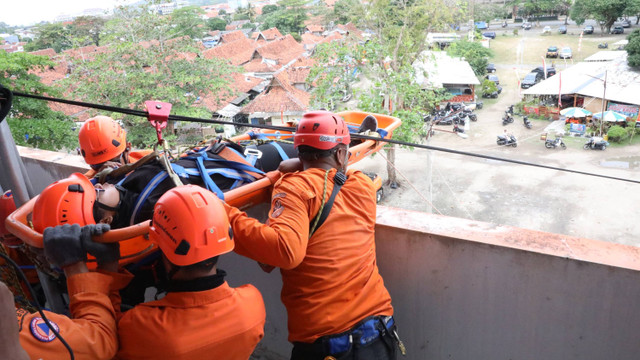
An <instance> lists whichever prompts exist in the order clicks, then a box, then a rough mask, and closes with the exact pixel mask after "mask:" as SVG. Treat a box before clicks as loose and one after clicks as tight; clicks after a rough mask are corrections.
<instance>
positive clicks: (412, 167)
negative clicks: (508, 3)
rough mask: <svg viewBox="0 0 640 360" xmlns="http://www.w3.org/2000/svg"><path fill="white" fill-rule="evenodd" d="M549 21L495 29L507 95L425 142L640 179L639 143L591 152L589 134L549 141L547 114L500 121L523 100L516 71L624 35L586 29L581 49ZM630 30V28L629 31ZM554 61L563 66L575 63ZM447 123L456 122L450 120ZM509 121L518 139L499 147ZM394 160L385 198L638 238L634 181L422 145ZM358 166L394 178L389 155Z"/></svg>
mask: <svg viewBox="0 0 640 360" xmlns="http://www.w3.org/2000/svg"><path fill="white" fill-rule="evenodd" d="M542 26H544V23H543V24H541V26H540V27H534V28H533V29H532V30H529V31H526V32H524V31H522V30H519V35H518V36H514V35H513V32H512V30H513V29H512V28H508V29H507V30H503V31H504V32H505V33H507V32H508V33H510V35H502V34H501V33H500V31H501V30H500V29H497V30H495V31H496V32H497V33H498V34H497V37H496V39H495V40H493V41H492V42H491V48H492V49H493V50H494V51H495V54H496V55H495V57H494V58H493V59H492V62H494V63H495V64H496V68H497V72H496V74H497V75H498V76H499V77H500V84H501V86H502V87H503V92H502V94H501V95H500V96H499V97H498V99H489V100H485V101H484V103H485V106H484V108H483V109H482V110H478V111H476V113H477V115H478V121H477V122H472V123H471V124H470V129H469V131H468V135H469V137H468V138H467V139H463V138H461V137H458V136H456V135H454V134H450V133H446V132H436V134H435V136H434V137H433V138H432V139H430V140H429V143H428V144H429V145H433V146H439V147H446V148H452V149H456V150H462V151H466V152H470V153H477V154H486V155H491V156H496V157H501V158H508V159H516V160H521V161H525V162H530V163H535V164H544V165H549V166H554V167H560V168H563V169H572V170H578V171H583V172H587V173H594V174H602V175H607V176H612V177H619V178H625V179H632V180H635V181H640V173H639V172H638V170H639V169H640V145H628V146H614V147H610V148H607V150H606V151H595V150H584V149H583V148H582V145H583V144H584V143H585V142H586V139H585V138H571V137H565V139H564V142H565V143H566V144H567V147H568V148H567V150H561V149H546V148H545V147H544V141H541V140H540V135H541V134H542V133H543V132H544V131H545V128H546V127H547V126H548V125H549V124H550V123H551V122H550V121H547V120H533V121H532V123H533V128H532V129H527V128H525V127H524V126H523V122H522V117H520V116H516V119H515V122H514V123H512V124H509V125H507V126H506V127H505V126H503V125H502V121H501V117H502V115H503V113H504V110H505V109H506V107H507V106H508V105H511V104H515V103H516V102H518V101H519V99H520V93H519V89H518V87H517V81H518V77H520V78H521V77H523V76H524V75H525V74H526V73H527V72H528V71H529V70H531V69H533V68H535V67H536V66H540V65H541V64H542V57H544V54H545V52H546V49H547V47H548V46H549V45H556V46H558V47H562V46H571V47H572V49H574V51H573V53H574V59H573V61H580V60H582V59H584V58H585V57H587V56H589V55H591V54H593V53H595V52H597V51H598V48H597V44H598V43H599V42H603V41H608V42H609V44H612V43H613V42H615V41H618V40H620V39H623V38H624V37H625V36H626V35H607V36H600V34H599V27H596V33H595V34H594V35H589V37H588V36H586V35H585V36H583V39H582V44H581V48H580V51H578V42H579V32H578V29H579V28H578V27H576V26H569V31H568V33H567V34H566V35H558V34H557V33H554V34H552V35H541V34H540V32H541V29H542ZM555 28H557V26H555V27H554V29H555ZM634 28H635V25H634ZM632 29H633V28H632ZM632 29H625V31H626V34H628V33H629V32H630V30H632ZM519 46H520V48H519ZM518 51H521V53H520V54H518ZM553 64H554V65H555V66H556V68H558V71H561V70H562V69H563V68H565V67H568V66H570V65H571V61H568V62H567V63H564V61H562V62H561V61H555V62H553ZM547 65H549V62H548V63H547ZM442 128H443V129H445V130H451V127H450V126H449V127H442ZM505 128H506V129H507V130H508V131H509V132H510V133H513V134H514V135H515V136H516V137H517V138H518V147H517V148H512V147H509V148H506V147H500V146H497V145H496V136H497V135H498V134H502V133H503V131H504V129H505ZM429 152H430V153H431V160H432V161H431V166H429V162H428V154H429ZM395 166H396V167H397V168H398V173H399V174H398V178H399V180H400V187H399V188H398V189H389V188H385V191H386V197H385V199H384V200H383V201H382V205H387V206H393V207H400V208H406V209H412V210H417V211H429V210H430V208H431V206H430V205H429V201H430V202H431V203H432V204H433V212H434V213H441V214H442V215H446V216H453V217H460V218H468V219H474V220H478V221H484V222H490V223H495V224H504V225H512V226H517V227H522V228H527V229H534V230H541V231H546V232H552V233H558V234H566V235H571V236H578V237H585V238H591V239H597V240H603V241H611V242H617V243H622V244H630V245H640V242H639V241H638V240H637V234H640V222H638V221H636V219H635V214H634V211H635V210H636V208H637V198H638V195H637V192H638V191H639V190H640V184H637V183H632V182H625V181H621V180H612V179H603V178H598V177H593V176H587V175H581V174H575V173H569V172H562V171H556V170H549V169H542V168H537V167H531V166H524V165H516V164H510V163H505V162H500V161H495V160H485V159H479V158H474V157H469V156H461V155H451V154H447V153H443V152H437V151H428V150H422V149H414V150H409V149H398V151H397V153H396V165H395ZM358 167H359V168H362V169H364V170H369V171H375V172H377V173H378V174H380V175H381V176H382V177H383V178H386V177H387V172H386V162H385V160H384V158H383V157H382V156H379V155H376V156H374V157H373V158H370V159H365V160H364V161H362V162H361V163H359V164H358ZM429 178H431V181H428V179H429ZM414 188H415V189H414ZM430 194H431V195H430ZM429 199H431V200H429Z"/></svg>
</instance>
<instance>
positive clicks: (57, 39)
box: [24, 23, 73, 53]
mask: <svg viewBox="0 0 640 360" xmlns="http://www.w3.org/2000/svg"><path fill="white" fill-rule="evenodd" d="M35 33H36V34H37V35H36V38H35V40H34V41H32V42H30V43H28V44H27V45H25V49H24V50H25V51H36V50H42V49H47V48H53V50H55V51H56V52H57V53H59V52H61V51H62V50H66V49H70V48H71V47H72V45H73V42H72V41H71V34H70V33H69V29H68V28H66V27H65V26H64V25H62V24H60V23H54V24H49V23H45V24H42V25H40V26H38V27H37V28H36V29H35Z"/></svg>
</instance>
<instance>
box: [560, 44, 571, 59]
mask: <svg viewBox="0 0 640 360" xmlns="http://www.w3.org/2000/svg"><path fill="white" fill-rule="evenodd" d="M558 57H559V58H560V59H571V58H572V57H573V53H572V52H571V48H570V47H563V48H562V50H560V53H559V54H558Z"/></svg>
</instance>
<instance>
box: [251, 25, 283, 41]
mask: <svg viewBox="0 0 640 360" xmlns="http://www.w3.org/2000/svg"><path fill="white" fill-rule="evenodd" d="M281 37H282V34H281V33H280V30H278V28H275V27H273V28H271V29H267V30H263V31H258V32H254V33H253V34H251V38H252V39H254V40H255V41H257V42H259V43H261V44H262V43H265V42H270V41H274V40H276V39H279V38H281Z"/></svg>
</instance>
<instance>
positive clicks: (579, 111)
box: [560, 107, 591, 118]
mask: <svg viewBox="0 0 640 360" xmlns="http://www.w3.org/2000/svg"><path fill="white" fill-rule="evenodd" d="M560 115H563V116H566V117H568V118H582V117H586V116H587V115H591V111H589V110H585V109H583V108H580V107H570V108H566V109H564V110H562V111H560Z"/></svg>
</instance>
